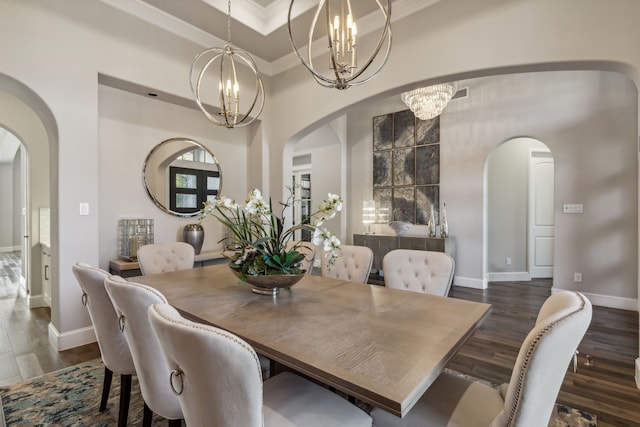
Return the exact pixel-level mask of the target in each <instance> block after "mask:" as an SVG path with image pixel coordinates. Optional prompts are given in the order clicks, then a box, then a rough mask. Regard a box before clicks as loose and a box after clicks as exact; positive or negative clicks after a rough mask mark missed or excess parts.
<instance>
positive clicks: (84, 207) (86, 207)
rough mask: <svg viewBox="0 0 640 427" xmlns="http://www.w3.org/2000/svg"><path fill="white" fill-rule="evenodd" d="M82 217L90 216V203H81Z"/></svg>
mask: <svg viewBox="0 0 640 427" xmlns="http://www.w3.org/2000/svg"><path fill="white" fill-rule="evenodd" d="M80 215H89V203H80Z"/></svg>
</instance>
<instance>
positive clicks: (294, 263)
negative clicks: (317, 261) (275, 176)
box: [199, 189, 342, 281]
mask: <svg viewBox="0 0 640 427" xmlns="http://www.w3.org/2000/svg"><path fill="white" fill-rule="evenodd" d="M289 190H290V193H291V194H290V196H289V198H288V199H287V200H286V201H285V202H284V203H283V202H280V205H281V208H282V209H281V212H280V215H277V214H275V213H274V211H273V206H272V204H271V199H269V201H268V202H267V201H265V200H264V198H263V196H262V193H261V192H260V190H258V189H254V190H252V191H251V192H250V193H249V195H248V196H247V199H246V200H245V204H244V206H241V205H240V204H238V203H236V201H235V200H232V199H230V198H227V197H218V198H216V199H215V200H214V201H207V202H206V203H205V205H204V208H203V209H202V210H201V211H200V216H199V221H200V222H202V220H203V219H204V218H206V217H207V216H209V215H211V216H214V217H215V218H217V219H218V220H219V221H220V222H221V223H222V224H224V225H225V226H226V227H227V229H228V230H229V231H230V232H231V237H227V238H224V239H222V240H221V241H224V240H227V239H229V238H231V239H233V242H227V243H233V244H234V245H237V247H238V251H237V252H236V253H235V254H234V255H233V256H232V257H231V261H230V263H229V267H231V268H232V269H233V270H235V271H236V272H237V273H239V274H240V276H241V278H242V280H247V278H248V277H250V276H267V275H300V274H304V273H305V271H304V270H303V269H302V268H301V262H302V261H303V260H304V257H305V255H304V254H303V253H302V252H300V251H299V249H300V247H301V245H302V244H303V243H302V242H300V241H295V232H296V231H298V230H303V229H306V230H309V231H312V232H313V238H312V242H313V243H314V244H315V245H316V246H321V247H323V249H324V251H325V252H326V253H325V256H328V257H329V260H328V263H329V265H331V264H333V262H334V261H335V259H336V257H337V256H338V254H339V249H340V240H338V239H337V238H336V236H334V235H333V234H332V233H330V232H329V231H328V230H327V229H326V228H323V227H322V225H323V224H324V222H325V221H327V220H329V219H331V218H333V217H334V216H335V215H336V213H337V212H339V211H341V210H342V199H341V198H340V196H338V195H335V194H329V197H328V198H327V199H326V200H324V201H323V202H322V204H321V205H320V206H319V207H318V210H317V211H315V212H314V213H312V214H311V215H310V216H309V217H308V218H305V219H304V220H303V221H302V223H301V224H296V225H293V226H291V227H289V228H286V229H285V226H284V224H285V217H284V213H285V211H286V209H287V208H288V207H290V206H291V202H292V201H293V192H292V191H291V189H289ZM289 242H294V243H293V244H289ZM249 281H250V280H249Z"/></svg>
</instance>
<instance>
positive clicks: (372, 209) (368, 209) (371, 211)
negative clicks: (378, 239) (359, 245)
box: [362, 200, 376, 234]
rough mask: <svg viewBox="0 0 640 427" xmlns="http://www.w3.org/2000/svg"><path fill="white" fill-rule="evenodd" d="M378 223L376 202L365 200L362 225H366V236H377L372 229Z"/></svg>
mask: <svg viewBox="0 0 640 427" xmlns="http://www.w3.org/2000/svg"><path fill="white" fill-rule="evenodd" d="M375 222H376V202H375V201H374V200H364V201H363V202H362V224H364V227H365V232H364V234H375V233H374V232H373V231H371V227H372V225H373V224H375Z"/></svg>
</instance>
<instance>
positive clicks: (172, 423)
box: [169, 420, 182, 427]
mask: <svg viewBox="0 0 640 427" xmlns="http://www.w3.org/2000/svg"><path fill="white" fill-rule="evenodd" d="M169 427H182V420H169Z"/></svg>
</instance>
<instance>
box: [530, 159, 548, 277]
mask: <svg viewBox="0 0 640 427" xmlns="http://www.w3.org/2000/svg"><path fill="white" fill-rule="evenodd" d="M553 182H554V173H553V156H552V155H551V152H549V151H539V150H537V149H536V151H531V156H530V158H529V239H528V240H529V251H528V253H529V257H528V258H529V274H530V276H531V278H532V279H534V278H550V277H553V232H554V230H553V229H554V197H553Z"/></svg>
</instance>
